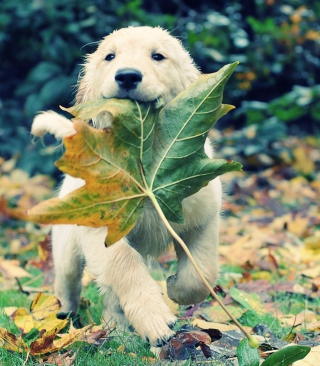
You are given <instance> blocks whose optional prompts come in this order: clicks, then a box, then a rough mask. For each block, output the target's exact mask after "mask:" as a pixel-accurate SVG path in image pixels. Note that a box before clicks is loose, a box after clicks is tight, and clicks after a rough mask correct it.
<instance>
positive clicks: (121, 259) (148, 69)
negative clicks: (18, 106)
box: [32, 27, 221, 346]
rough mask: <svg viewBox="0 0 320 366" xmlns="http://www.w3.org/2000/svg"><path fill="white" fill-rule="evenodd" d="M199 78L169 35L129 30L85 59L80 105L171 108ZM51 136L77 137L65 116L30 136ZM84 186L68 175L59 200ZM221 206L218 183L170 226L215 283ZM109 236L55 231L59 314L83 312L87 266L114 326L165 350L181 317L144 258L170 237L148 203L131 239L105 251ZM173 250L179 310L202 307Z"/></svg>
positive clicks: (44, 122) (171, 285) (182, 258)
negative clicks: (105, 102) (108, 102)
mask: <svg viewBox="0 0 320 366" xmlns="http://www.w3.org/2000/svg"><path fill="white" fill-rule="evenodd" d="M199 74H200V72H199V70H198V69H197V67H196V66H195V65H194V63H193V61H192V59H191V57H190V56H189V54H188V52H187V51H186V50H185V49H184V48H183V47H182V45H181V43H180V42H179V41H178V40H177V39H175V38H173V37H172V36H171V35H170V34H169V33H168V32H167V31H165V30H163V29H161V28H151V27H129V28H124V29H120V30H118V31H115V32H113V33H112V34H111V35H109V36H107V37H105V38H104V39H103V40H102V42H101V43H100V45H99V47H98V48H97V50H96V51H95V52H94V53H93V54H91V55H88V56H87V57H86V62H85V65H84V68H83V71H82V72H81V74H80V76H79V82H78V85H77V94H76V103H82V102H88V101H90V100H93V99H97V98H102V97H103V98H130V99H133V100H137V101H142V102H150V101H157V102H158V103H168V102H169V101H170V100H171V99H172V98H174V97H175V96H176V95H177V94H179V93H180V92H181V91H183V90H184V89H186V88H187V87H188V86H189V85H190V84H191V83H192V82H193V81H194V80H196V79H197V77H198V76H199ZM94 122H95V124H96V126H97V127H99V128H103V127H106V126H107V125H108V124H110V122H108V121H106V120H105V119H99V118H97V119H96V120H95V121H94ZM46 132H50V133H53V134H54V135H55V136H56V137H57V138H62V137H64V136H67V135H70V134H73V133H75V132H76V131H75V130H74V128H73V126H72V123H71V122H70V121H69V120H67V119H66V118H64V117H62V116H59V115H58V114H56V113H54V112H45V113H42V114H39V115H38V116H37V117H36V118H35V120H34V123H33V127H32V133H33V134H35V135H42V134H44V133H46ZM205 151H206V153H207V155H208V156H209V157H213V152H212V150H211V147H210V143H209V141H206V144H205ZM84 184H85V183H84V181H83V180H81V179H79V178H74V177H71V176H68V175H67V176H66V177H65V179H64V182H63V184H62V186H61V189H60V193H59V197H63V196H65V195H67V194H68V193H70V192H72V191H74V190H75V189H77V188H80V187H81V186H83V185H84ZM220 207H221V184H220V180H219V178H216V179H214V180H213V181H211V182H210V183H209V184H208V185H207V186H206V187H204V188H202V189H201V190H200V191H199V192H198V193H196V194H194V195H192V196H190V197H188V198H186V199H184V200H183V212H184V217H185V224H184V225H178V224H174V223H173V224H172V226H173V227H174V229H175V230H176V231H177V233H178V234H179V235H180V236H181V238H182V239H183V240H184V241H185V243H186V244H187V245H188V247H189V249H190V251H191V253H192V255H193V257H194V259H195V261H196V262H197V263H198V264H199V266H200V267H201V269H202V271H203V273H204V275H205V277H206V278H207V280H208V281H209V282H210V283H211V284H214V282H215V281H216V279H217V277H218V263H217V247H218V241H219V234H218V233H219V220H220V218H219V212H220ZM105 234H106V227H102V228H98V229H97V228H89V227H83V226H76V225H56V226H54V227H53V229H52V246H53V258H54V266H55V283H54V290H55V294H56V296H57V297H58V298H59V299H60V301H61V304H62V308H61V313H60V314H59V316H60V317H65V316H66V315H67V314H69V313H71V314H75V313H76V312H77V310H78V306H79V300H80V293H81V276H82V271H83V267H84V264H86V266H87V268H88V269H89V271H90V272H91V273H92V274H93V275H94V276H95V278H96V282H97V284H98V286H99V288H100V292H101V294H102V295H103V297H104V299H103V304H104V312H103V318H104V320H105V321H106V322H108V323H110V324H113V323H116V324H117V326H118V328H120V329H126V328H128V327H129V326H130V325H131V326H132V327H133V328H134V329H135V330H136V331H137V332H138V333H139V334H140V336H141V337H142V338H144V339H145V340H147V341H148V342H150V343H151V344H152V345H156V346H161V345H162V344H163V343H165V342H166V341H168V340H169V339H170V337H171V336H172V335H173V331H172V328H173V325H174V323H175V320H176V318H175V316H174V315H173V314H172V312H171V311H170V309H169V308H168V306H167V305H166V303H165V302H164V300H163V297H162V294H161V290H160V288H159V287H158V285H157V283H156V282H155V281H154V280H153V279H152V277H151V276H150V274H149V273H148V269H147V267H146V264H145V259H146V257H147V256H148V255H151V256H154V257H157V256H159V254H161V253H162V252H163V251H165V250H166V249H167V248H168V246H169V244H170V243H171V242H172V238H171V236H170V235H169V234H168V232H167V230H166V228H165V227H164V225H163V224H162V222H161V221H160V219H159V217H158V215H157V213H156V212H155V210H154V209H153V207H152V205H151V203H150V202H148V201H147V202H146V203H145V206H144V208H143V212H142V215H141V217H140V219H139V220H138V222H137V224H136V226H135V227H134V228H133V230H132V231H131V232H130V233H129V234H128V235H127V236H126V237H124V238H122V239H121V240H119V241H118V242H117V243H116V244H114V245H112V246H110V247H108V248H106V247H105V246H104V239H105ZM174 245H175V250H176V253H177V258H178V270H177V273H176V274H175V275H174V276H171V277H169V278H168V279H167V288H168V295H169V297H170V298H171V299H172V300H174V301H175V302H177V303H179V304H193V303H197V302H200V301H202V300H204V299H205V298H206V296H207V295H208V290H207V289H206V288H205V287H204V285H203V284H202V282H201V280H200V279H199V277H198V274H197V273H196V272H195V270H194V268H193V266H192V264H191V263H190V262H189V260H188V259H187V257H186V255H185V253H184V252H183V250H182V249H181V248H180V246H179V245H178V244H177V243H174Z"/></svg>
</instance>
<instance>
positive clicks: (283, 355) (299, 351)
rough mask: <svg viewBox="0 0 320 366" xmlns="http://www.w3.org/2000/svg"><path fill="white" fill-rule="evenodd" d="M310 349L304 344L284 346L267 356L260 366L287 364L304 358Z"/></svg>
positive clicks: (281, 365)
mask: <svg viewBox="0 0 320 366" xmlns="http://www.w3.org/2000/svg"><path fill="white" fill-rule="evenodd" d="M310 350H311V348H310V347H306V346H289V347H285V348H282V349H281V350H279V351H277V352H276V353H274V354H273V355H271V356H269V357H268V358H267V359H266V360H265V361H264V362H262V364H261V366H289V365H291V364H292V363H293V362H295V361H298V360H302V359H303V358H305V357H306V356H307V354H308V353H309V352H310Z"/></svg>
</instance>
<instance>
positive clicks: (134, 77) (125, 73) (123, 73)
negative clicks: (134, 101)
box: [115, 69, 142, 91]
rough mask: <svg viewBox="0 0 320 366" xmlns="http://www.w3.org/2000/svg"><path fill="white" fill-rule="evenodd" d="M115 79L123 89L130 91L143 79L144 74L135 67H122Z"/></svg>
mask: <svg viewBox="0 0 320 366" xmlns="http://www.w3.org/2000/svg"><path fill="white" fill-rule="evenodd" d="M115 79H116V82H117V84H118V85H119V87H120V88H121V89H123V90H126V91H130V90H133V89H135V88H136V87H137V86H138V84H139V83H140V82H141V81H142V74H141V72H140V71H138V70H135V69H120V70H118V71H117V73H116V76H115Z"/></svg>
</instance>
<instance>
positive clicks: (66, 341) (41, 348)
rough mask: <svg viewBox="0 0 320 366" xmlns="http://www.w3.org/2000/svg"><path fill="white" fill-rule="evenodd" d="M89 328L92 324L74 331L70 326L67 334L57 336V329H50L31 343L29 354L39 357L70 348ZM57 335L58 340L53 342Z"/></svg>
mask: <svg viewBox="0 0 320 366" xmlns="http://www.w3.org/2000/svg"><path fill="white" fill-rule="evenodd" d="M90 327H92V324H89V325H87V326H86V327H84V328H81V329H75V328H74V327H73V326H72V324H71V326H70V330H69V333H66V334H58V332H59V329H51V330H50V331H49V332H44V333H43V334H41V335H40V336H39V338H38V339H36V340H35V341H34V342H32V343H31V345H30V353H31V354H32V355H34V356H35V355H41V354H46V353H49V352H56V351H58V350H60V349H63V348H65V347H67V346H70V344H72V343H74V342H76V341H77V340H79V338H80V336H81V335H82V334H83V333H84V332H85V331H86V330H87V329H89V328H90ZM57 335H58V336H59V337H60V339H57V340H55V338H56V336H57Z"/></svg>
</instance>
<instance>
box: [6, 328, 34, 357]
mask: <svg viewBox="0 0 320 366" xmlns="http://www.w3.org/2000/svg"><path fill="white" fill-rule="evenodd" d="M0 347H1V348H5V349H7V350H8V351H15V352H26V351H27V350H28V347H27V345H26V344H25V343H24V341H23V339H22V338H21V336H15V335H14V334H12V333H10V332H9V331H8V330H7V329H4V328H1V327H0Z"/></svg>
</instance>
